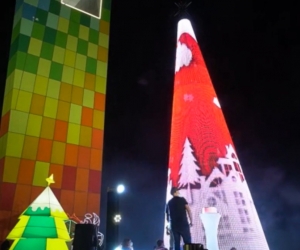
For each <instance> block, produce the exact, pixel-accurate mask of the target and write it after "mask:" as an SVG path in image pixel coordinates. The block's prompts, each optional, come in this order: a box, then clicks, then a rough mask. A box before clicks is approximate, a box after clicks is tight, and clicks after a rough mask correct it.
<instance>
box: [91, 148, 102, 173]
mask: <svg viewBox="0 0 300 250" xmlns="http://www.w3.org/2000/svg"><path fill="white" fill-rule="evenodd" d="M90 168H91V169H95V170H101V169H102V150H99V149H93V148H92V149H91V162H90Z"/></svg>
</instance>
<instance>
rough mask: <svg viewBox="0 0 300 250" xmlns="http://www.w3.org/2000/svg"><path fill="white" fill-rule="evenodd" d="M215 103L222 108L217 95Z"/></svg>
mask: <svg viewBox="0 0 300 250" xmlns="http://www.w3.org/2000/svg"><path fill="white" fill-rule="evenodd" d="M213 103H214V104H216V106H217V107H219V108H221V104H220V102H219V100H218V98H217V97H215V98H214V99H213Z"/></svg>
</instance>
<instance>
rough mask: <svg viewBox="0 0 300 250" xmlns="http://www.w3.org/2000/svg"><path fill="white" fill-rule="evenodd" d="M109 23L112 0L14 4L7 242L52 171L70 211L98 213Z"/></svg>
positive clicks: (3, 201)
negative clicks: (12, 229) (21, 214)
mask: <svg viewBox="0 0 300 250" xmlns="http://www.w3.org/2000/svg"><path fill="white" fill-rule="evenodd" d="M109 23H110V0H87V1H84V0H72V1H71V0H65V1H60V0H17V1H16V6H15V15H14V23H13V32H12V38H11V47H10V57H9V63H8V71H7V80H6V86H5V93H4V103H3V109H2V119H1V130H0V233H1V234H0V238H1V239H3V238H4V237H6V236H7V234H8V232H9V230H10V229H11V228H12V227H13V225H14V224H15V223H16V221H17V217H18V215H19V214H20V213H22V212H23V211H24V209H25V208H26V207H27V206H28V205H29V204H30V203H31V202H32V201H33V199H34V198H35V197H36V196H37V194H39V193H40V192H41V191H42V190H43V189H44V187H45V183H44V181H43V180H44V178H46V177H47V176H48V175H50V174H52V173H53V174H54V175H55V176H56V183H55V184H53V186H52V190H53V192H54V194H55V195H56V197H57V199H58V200H59V201H60V203H61V204H62V207H64V209H65V211H66V212H67V213H69V214H73V213H75V214H76V215H77V216H78V217H82V216H83V215H84V214H85V213H87V212H90V213H92V212H95V213H99V209H100V187H101V172H102V148H103V130H104V114H105V93H106V76H107V62H108V40H109ZM41 180H42V181H41Z"/></svg>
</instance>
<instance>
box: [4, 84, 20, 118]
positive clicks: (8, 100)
mask: <svg viewBox="0 0 300 250" xmlns="http://www.w3.org/2000/svg"><path fill="white" fill-rule="evenodd" d="M14 91H15V92H17V96H19V95H18V93H19V90H15V89H13V90H12V91H10V92H9V93H8V94H7V95H6V96H4V99H3V107H2V114H3V115H4V114H6V113H7V112H8V111H9V110H11V105H12V98H13V93H14Z"/></svg>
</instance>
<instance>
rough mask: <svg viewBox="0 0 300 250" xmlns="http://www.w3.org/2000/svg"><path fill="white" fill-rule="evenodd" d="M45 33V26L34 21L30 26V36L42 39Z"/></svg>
mask: <svg viewBox="0 0 300 250" xmlns="http://www.w3.org/2000/svg"><path fill="white" fill-rule="evenodd" d="M44 34H45V26H44V25H41V24H40V23H37V22H35V23H34V24H33V28H32V37H34V38H36V39H39V40H43V37H44Z"/></svg>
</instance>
